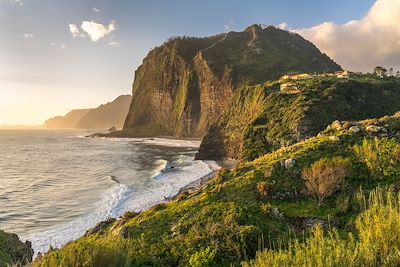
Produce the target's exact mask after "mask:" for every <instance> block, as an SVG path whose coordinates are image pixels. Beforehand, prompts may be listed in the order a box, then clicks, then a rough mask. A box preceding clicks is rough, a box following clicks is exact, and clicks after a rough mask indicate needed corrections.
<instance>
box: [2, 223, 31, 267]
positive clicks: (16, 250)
mask: <svg viewBox="0 0 400 267" xmlns="http://www.w3.org/2000/svg"><path fill="white" fill-rule="evenodd" d="M32 257H33V249H32V245H31V243H30V242H29V241H26V242H25V243H23V242H21V241H20V240H19V238H18V236H17V235H16V234H9V233H6V232H4V231H2V230H0V266H11V265H17V266H19V265H25V264H27V263H29V262H31V261H32Z"/></svg>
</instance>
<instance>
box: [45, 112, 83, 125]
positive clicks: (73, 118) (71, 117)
mask: <svg viewBox="0 0 400 267" xmlns="http://www.w3.org/2000/svg"><path fill="white" fill-rule="evenodd" d="M89 110H90V109H74V110H72V111H70V112H68V113H67V114H65V115H64V116H56V117H53V118H50V119H48V120H46V121H45V122H44V125H43V126H44V127H45V128H49V129H51V128H54V129H62V128H68V129H73V128H76V125H77V124H78V122H79V121H80V120H81V119H82V118H83V117H84V116H85V115H86V114H87V113H88V112H89Z"/></svg>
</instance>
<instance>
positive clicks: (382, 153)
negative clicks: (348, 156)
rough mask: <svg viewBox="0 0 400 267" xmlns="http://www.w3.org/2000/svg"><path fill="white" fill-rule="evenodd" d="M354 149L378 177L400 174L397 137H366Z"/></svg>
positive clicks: (399, 148) (397, 175)
mask: <svg viewBox="0 0 400 267" xmlns="http://www.w3.org/2000/svg"><path fill="white" fill-rule="evenodd" d="M354 151H355V152H356V155H357V156H358V157H359V158H360V159H361V160H362V161H363V162H364V163H365V164H366V165H367V167H368V169H369V170H370V171H371V173H372V175H373V176H375V177H376V179H385V178H387V177H399V176H400V172H399V171H400V170H399V168H398V166H399V165H400V145H399V144H398V142H397V141H396V140H395V139H386V138H383V139H378V138H375V139H374V140H367V139H365V140H364V141H363V142H362V144H361V145H358V146H355V147H354Z"/></svg>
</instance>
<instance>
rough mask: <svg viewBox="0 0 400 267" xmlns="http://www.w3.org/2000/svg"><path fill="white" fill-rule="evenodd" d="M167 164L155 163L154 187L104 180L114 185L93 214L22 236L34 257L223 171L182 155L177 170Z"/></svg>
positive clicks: (161, 160) (210, 162)
mask: <svg viewBox="0 0 400 267" xmlns="http://www.w3.org/2000/svg"><path fill="white" fill-rule="evenodd" d="M167 164H168V162H167V161H166V160H164V159H159V160H157V161H156V162H155V165H156V167H155V169H154V172H153V174H157V175H156V176H153V179H152V180H151V181H152V184H149V185H148V186H143V187H140V188H135V189H130V188H128V187H127V186H126V185H124V184H121V183H119V180H117V178H115V177H113V176H106V177H105V178H104V179H105V180H106V181H108V182H109V183H110V185H112V188H111V189H110V190H109V191H105V192H104V193H103V199H102V200H101V201H100V202H98V203H95V205H94V207H95V208H94V209H93V212H91V213H89V214H87V215H86V216H83V217H81V218H79V219H76V220H73V221H70V222H68V223H66V224H63V225H57V226H53V227H51V228H49V229H47V230H46V231H44V232H40V233H34V234H30V235H25V236H21V238H22V239H23V240H30V241H31V242H32V246H33V249H34V251H35V254H37V253H38V252H45V251H47V250H48V249H49V246H52V247H61V246H62V245H64V244H66V243H67V242H69V241H72V240H75V239H78V238H79V237H80V236H82V235H84V234H85V232H86V231H87V230H89V229H91V228H93V227H94V226H96V224H98V223H99V222H101V221H104V220H106V219H108V218H110V217H115V218H118V217H119V216H121V215H123V214H124V213H125V212H126V211H132V210H133V211H142V210H145V209H148V208H150V207H151V206H153V205H155V204H158V203H161V202H165V201H166V200H167V199H168V198H169V197H172V196H174V195H176V194H177V193H179V190H180V189H181V188H183V187H185V186H186V185H188V184H191V183H193V182H195V181H198V180H199V179H200V178H202V177H204V176H206V175H208V174H210V173H211V172H213V171H215V170H217V169H219V168H220V166H219V165H218V164H217V163H216V162H214V161H194V160H193V156H186V155H181V156H180V157H179V158H178V159H177V160H175V161H174V162H172V163H171V164H174V169H166V167H167Z"/></svg>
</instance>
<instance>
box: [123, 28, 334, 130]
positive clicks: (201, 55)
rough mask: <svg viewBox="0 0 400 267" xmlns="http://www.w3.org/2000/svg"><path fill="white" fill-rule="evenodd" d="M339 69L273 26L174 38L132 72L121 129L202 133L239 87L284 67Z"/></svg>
mask: <svg viewBox="0 0 400 267" xmlns="http://www.w3.org/2000/svg"><path fill="white" fill-rule="evenodd" d="M339 69H340V66H338V65H337V64H336V63H335V62H333V61H332V60H331V59H330V58H329V57H327V56H326V55H324V54H322V53H320V51H319V50H318V49H317V48H316V47H315V46H314V45H313V44H312V43H310V42H308V41H306V40H305V39H303V38H302V37H300V36H299V35H297V34H292V33H288V32H286V31H282V30H279V29H276V28H274V27H268V28H265V29H263V28H261V27H260V26H258V25H253V26H250V27H249V28H247V29H246V30H245V31H243V32H229V33H226V34H220V35H216V36H212V37H206V38H175V39H172V40H169V41H168V42H166V43H164V44H163V45H162V46H160V47H157V48H155V49H154V50H152V51H151V52H150V53H149V54H148V55H147V56H146V58H145V59H144V60H143V64H142V65H141V66H140V67H139V68H138V69H137V71H136V72H135V80H134V82H133V89H132V94H133V97H132V102H131V105H130V109H129V113H128V116H127V118H126V121H125V125H124V130H125V132H126V133H127V135H129V136H138V135H142V134H148V133H151V135H164V136H165V135H170V136H176V137H203V136H204V135H205V133H206V131H207V130H208V129H209V127H210V125H211V124H212V123H213V122H215V121H216V120H217V119H218V118H219V117H220V116H221V114H222V113H223V112H224V111H226V109H227V106H228V105H229V103H230V100H231V99H232V97H233V95H234V93H235V91H236V90H237V88H239V87H240V86H242V85H244V84H258V83H261V82H264V81H266V80H273V79H277V78H279V77H280V76H281V75H283V74H285V73H287V72H289V71H300V72H329V71H334V70H339ZM143 128H146V129H147V130H146V131H141V130H140V129H143Z"/></svg>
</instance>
